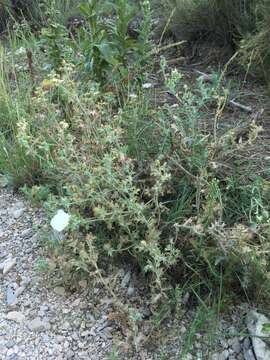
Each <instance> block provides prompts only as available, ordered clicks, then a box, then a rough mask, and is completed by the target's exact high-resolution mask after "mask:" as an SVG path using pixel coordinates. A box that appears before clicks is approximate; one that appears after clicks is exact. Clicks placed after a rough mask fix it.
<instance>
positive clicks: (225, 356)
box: [219, 350, 230, 360]
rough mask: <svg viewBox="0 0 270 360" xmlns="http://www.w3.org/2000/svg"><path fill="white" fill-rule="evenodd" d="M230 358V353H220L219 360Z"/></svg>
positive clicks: (225, 351)
mask: <svg viewBox="0 0 270 360" xmlns="http://www.w3.org/2000/svg"><path fill="white" fill-rule="evenodd" d="M229 356H230V353H229V351H228V350H224V351H222V353H221V354H220V357H219V360H227V359H228V358H229Z"/></svg>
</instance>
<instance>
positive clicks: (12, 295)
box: [6, 287, 17, 306]
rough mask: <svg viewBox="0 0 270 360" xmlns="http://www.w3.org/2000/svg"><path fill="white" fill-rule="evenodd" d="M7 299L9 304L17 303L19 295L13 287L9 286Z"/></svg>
mask: <svg viewBox="0 0 270 360" xmlns="http://www.w3.org/2000/svg"><path fill="white" fill-rule="evenodd" d="M6 300H7V304H8V305H9V306H12V305H15V304H16V301H17V296H16V294H15V291H14V290H13V289H12V288H11V287H8V289H7V294H6Z"/></svg>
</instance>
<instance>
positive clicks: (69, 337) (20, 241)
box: [0, 190, 112, 360]
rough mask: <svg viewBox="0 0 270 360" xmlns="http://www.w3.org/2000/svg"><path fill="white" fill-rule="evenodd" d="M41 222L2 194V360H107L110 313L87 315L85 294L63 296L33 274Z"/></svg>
mask: <svg viewBox="0 0 270 360" xmlns="http://www.w3.org/2000/svg"><path fill="white" fill-rule="evenodd" d="M45 222H46V218H45V216H44V214H43V213H42V212H41V211H40V210H37V209H33V208H31V206H30V205H29V204H26V202H25V201H24V199H22V198H21V197H20V196H18V195H14V194H12V193H9V192H6V191H3V190H2V191H0V359H8V360H11V359H27V360H37V359H39V360H42V359H44V360H45V359H46V360H47V359H57V360H58V359H93V360H94V359H97V360H98V359H106V357H107V354H109V353H110V352H111V349H112V340H111V338H110V337H107V336H104V333H103V332H102V334H101V330H100V331H99V329H101V328H104V327H105V325H106V322H105V321H106V319H107V317H106V316H107V315H106V312H107V310H108V309H107V308H108V307H106V306H105V305H103V306H102V307H98V306H97V308H95V309H94V312H95V314H94V315H92V314H90V312H91V311H92V309H93V307H92V306H91V298H90V297H89V294H88V293H87V291H82V292H81V293H75V294H66V291H65V289H64V288H63V287H61V286H58V287H55V288H52V286H51V281H50V280H45V279H44V275H42V274H41V273H39V272H37V271H36V270H35V264H36V261H37V259H38V258H39V257H40V256H42V246H41V239H40V235H39V232H38V230H36V229H37V228H42V226H43V224H44V223H45ZM82 304H84V306H81V305H82Z"/></svg>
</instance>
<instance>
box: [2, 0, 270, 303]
mask: <svg viewBox="0 0 270 360" xmlns="http://www.w3.org/2000/svg"><path fill="white" fill-rule="evenodd" d="M91 4H92V5H94V3H91ZM91 4H90V5H91ZM117 4H118V5H117V6H119V4H122V2H121V1H119V2H118V3H117ZM97 5H98V4H97ZM148 5H149V4H148V2H145V4H144V11H145V13H146V14H148V15H146V16H149V14H150V13H149V6H148ZM124 10H125V9H123V8H120V7H119V8H118V7H116V8H114V11H124ZM125 11H127V12H124V15H123V16H124V18H123V19H120V16H119V17H117V18H112V20H111V22H109V25H110V27H107V25H105V27H104V25H103V24H100V23H101V21H100V17H99V16H96V14H97V13H96V12H91V11H90V9H89V7H88V6H87V7H86V8H84V12H85V13H86V15H87V16H88V22H89V27H90V28H92V29H94V30H95V31H96V34H95V36H96V38H95V42H94V44H90V45H89V44H88V46H86V45H85V44H81V43H80V41H79V40H78V42H77V45H78V44H79V48H78V50H79V53H77V52H76V51H74V47H73V46H74V44H73V43H72V41H73V40H72V39H70V38H69V37H68V35H67V33H66V30H65V29H64V27H63V26H62V25H61V24H58V23H55V21H54V22H52V23H51V24H49V26H48V27H47V28H46V30H43V32H42V34H41V38H40V39H39V40H40V41H41V43H42V44H40V41H39V43H38V44H37V43H36V42H35V46H32V52H33V57H34V61H35V63H34V64H35V76H34V79H33V74H32V73H31V71H29V68H28V71H25V70H24V69H23V70H21V69H17V68H16V67H12V68H11V69H12V71H13V73H14V80H13V81H9V79H8V78H7V76H6V74H7V73H9V70H10V64H6V62H5V57H4V56H2V67H1V68H2V72H1V84H0V85H1V102H0V105H1V107H2V109H3V111H2V112H1V114H2V115H1V116H3V119H4V121H2V122H1V123H0V129H1V149H0V171H1V172H5V173H9V175H13V177H14V179H15V182H16V183H17V185H21V184H22V183H26V184H27V185H28V190H25V191H26V192H28V194H29V196H30V197H31V198H32V199H33V200H36V201H38V200H41V201H44V202H45V207H46V208H47V210H48V213H49V214H50V215H52V214H54V213H55V211H56V210H57V209H59V208H63V209H64V210H65V211H66V212H68V213H69V214H70V215H71V221H70V224H69V227H68V229H67V232H66V237H64V238H57V237H54V235H52V234H49V235H48V238H49V240H50V244H51V246H52V248H53V251H54V259H55V261H56V262H57V264H58V266H59V268H60V269H62V270H63V272H64V274H65V278H67V279H68V280H70V279H71V278H73V279H74V278H77V277H78V276H81V275H82V273H83V274H88V275H89V276H90V275H95V276H96V275H98V276H99V275H100V268H102V266H104V267H105V266H106V265H104V264H106V263H107V262H108V258H113V259H115V258H117V257H119V256H120V257H121V258H125V259H132V261H133V262H134V263H136V264H137V266H138V267H139V268H140V269H141V271H143V272H144V273H145V274H146V275H147V276H148V277H149V282H150V284H151V287H152V289H153V292H154V294H155V295H156V293H158V295H159V298H160V297H161V295H164V294H165V293H166V289H168V284H170V286H173V285H175V283H176V282H179V281H180V282H187V281H188V282H193V283H195V284H198V283H199V284H200V285H201V284H204V286H205V287H208V289H211V290H212V289H214V291H215V289H218V288H219V286H220V282H221V281H222V283H223V286H224V287H226V289H228V291H229V290H231V291H232V292H236V293H238V292H239V291H242V292H244V293H245V294H248V295H250V296H254V297H255V296H258V295H261V294H263V295H264V296H269V267H268V264H269V256H268V254H269V251H268V247H269V240H268V239H269V210H270V209H269V196H270V195H269V181H268V180H267V177H264V172H266V171H267V165H268V164H265V168H266V169H263V171H261V175H260V176H255V175H252V174H256V171H255V170H254V169H256V166H257V164H256V162H252V161H251V160H250V159H249V157H248V156H246V154H248V153H249V152H250V151H253V150H254V148H256V147H257V146H258V144H257V142H256V140H257V138H258V135H259V132H260V130H261V129H260V128H259V127H257V126H256V125H254V124H253V125H252V126H251V127H250V128H249V129H247V134H246V136H245V139H246V140H245V139H244V140H243V141H242V142H239V141H238V140H237V139H238V137H237V133H236V131H234V129H231V130H229V131H227V132H225V133H221V132H219V131H218V129H217V121H218V119H219V117H220V115H221V109H223V105H225V101H226V94H227V92H226V91H227V90H226V89H225V90H224V89H223V86H221V79H219V78H218V76H217V77H216V81H215V82H214V83H213V84H205V83H204V82H203V79H202V78H199V79H198V81H197V82H196V83H195V84H192V86H188V85H187V84H186V83H185V78H184V77H183V75H182V74H181V73H179V72H178V71H177V70H175V69H168V68H167V66H166V62H165V61H164V60H162V61H161V64H160V71H161V75H162V77H163V79H164V82H165V86H166V88H167V90H168V92H169V93H170V94H171V95H172V96H174V98H175V99H176V101H177V106H170V105H169V104H165V105H160V106H153V105H151V101H150V99H148V96H147V95H145V94H144V90H143V87H142V86H141V82H142V80H143V79H144V78H145V77H146V76H147V72H144V73H143V76H142V77H141V78H140V81H138V82H135V84H133V83H131V81H130V73H133V71H138V69H139V70H141V69H142V65H143V64H145V62H146V64H147V65H148V61H149V48H150V43H149V41H148V39H149V34H148V31H149V28H150V27H149V19H147V18H146V19H145V21H144V22H143V26H144V29H145V30H144V32H142V35H141V37H140V38H139V39H138V43H134V42H132V43H131V44H130V43H129V39H128V37H127V38H125V37H124V32H125V31H126V28H127V20H128V19H129V10H128V9H126V10H125ZM98 14H99V15H100V16H101V14H100V13H98ZM127 14H128V15H127ZM126 16H127V19H126V20H125V17H126ZM55 26H57V27H56V28H55ZM52 28H54V29H56V31H55V32H53V31H52ZM120 28H121V29H122V28H123V29H122V30H123V32H121V31H122V30H121V29H120ZM147 29H148V30H147ZM88 30H89V28H86V29H82V31H81V34H79V37H80V36H82V38H83V39H84V40H86V39H89V36H92V35H91V34H89V32H88ZM109 30H110V31H109ZM120 30H121V31H120ZM84 36H85V37H84ZM60 37H61V39H60ZM61 40H63V41H62V42H61ZM104 41H105V43H103V42H104ZM117 41H120V42H121V44H122V45H121V44H120V45H119V47H118V48H117V50H115V51H113V48H112V43H114V42H117ZM102 44H103V45H104V46H103V48H102V47H101V48H100V46H101V45H102ZM81 45H82V48H80V46H81ZM41 46H42V47H44V48H45V50H46V52H45V55H44V54H43V53H42V52H41V49H40V47H41ZM143 49H145V51H143ZM43 51H44V49H43ZM110 51H113V53H112V54H110ZM150 51H152V50H151V49H150ZM145 53H146V54H145ZM86 54H87V55H89V56H88V57H87V56H86ZM108 54H109V55H108ZM108 56H109V57H108ZM111 56H112V57H113V59H114V60H113V62H112V61H111ZM13 59H14V58H13ZM86 59H87V60H88V62H89V63H90V67H91V66H92V68H91V71H89V73H87V74H86V70H87V66H88V62H87V61H85V60H86ZM130 59H131V60H133V59H136V61H135V63H132V64H130V61H131V60H130ZM38 60H40V61H38ZM17 61H18V59H17V60H16V62H17ZM91 64H92V65H91ZM123 64H125V65H126V66H125V67H124V66H123ZM82 65H83V66H82ZM84 65H86V68H85V66H84ZM114 66H116V68H118V69H121V67H122V69H124V70H125V71H120V70H119V71H118V72H117V77H116V78H114V81H115V86H114V87H112V86H111V77H110V78H109V76H108V74H109V73H110V72H111V73H112V72H113V70H114ZM146 69H148V67H146ZM86 75H87V76H86ZM123 83H124V84H125V85H124V86H122V84H123ZM26 84H27V86H26V87H25V85H26ZM119 87H121V94H124V96H122V97H119V93H120V91H118V89H119ZM25 88H28V91H27V92H26V91H25ZM14 89H15V91H14ZM130 89H132V93H131V92H130ZM210 105H211V106H212V107H213V106H215V107H216V108H217V112H216V116H215V121H214V124H213V130H212V131H205V130H204V127H203V117H204V116H205V109H206V108H207V107H208V106H210ZM257 152H258V149H257V150H256V153H257ZM251 169H253V171H252V170H251ZM33 185H34V186H33ZM104 260H105V261H104ZM239 289H240V290H239ZM157 298H158V297H156V299H157Z"/></svg>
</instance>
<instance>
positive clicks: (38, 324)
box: [27, 317, 48, 332]
mask: <svg viewBox="0 0 270 360" xmlns="http://www.w3.org/2000/svg"><path fill="white" fill-rule="evenodd" d="M47 325H48V324H47V323H45V322H44V321H42V320H41V319H40V318H39V317H37V318H35V319H33V320H31V321H28V323H27V327H28V329H29V330H30V331H33V332H40V331H44V330H46V328H47Z"/></svg>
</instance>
